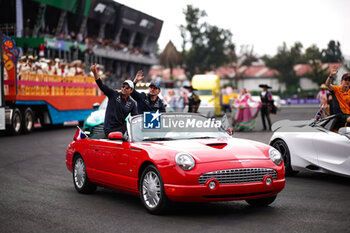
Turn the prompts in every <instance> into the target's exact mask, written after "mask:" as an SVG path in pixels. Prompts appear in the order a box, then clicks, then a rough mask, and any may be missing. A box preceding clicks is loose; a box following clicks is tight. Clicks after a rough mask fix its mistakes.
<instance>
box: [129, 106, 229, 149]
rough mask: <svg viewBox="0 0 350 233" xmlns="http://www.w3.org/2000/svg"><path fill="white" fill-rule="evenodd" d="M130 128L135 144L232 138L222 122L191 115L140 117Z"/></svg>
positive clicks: (131, 121) (133, 121) (134, 118)
mask: <svg viewBox="0 0 350 233" xmlns="http://www.w3.org/2000/svg"><path fill="white" fill-rule="evenodd" d="M153 118H155V119H153ZM128 127H129V130H130V134H131V135H130V136H131V140H132V141H134V142H140V141H166V140H182V139H202V138H203V139H207V138H228V137H230V135H229V134H228V133H227V132H226V130H225V129H224V128H223V127H222V123H221V121H220V120H216V119H214V118H206V117H204V116H202V115H199V114H191V113H163V114H161V115H160V116H159V117H157V115H155V114H153V115H152V114H150V116H148V115H147V114H144V115H138V116H134V117H132V118H131V119H130V120H129V122H128Z"/></svg>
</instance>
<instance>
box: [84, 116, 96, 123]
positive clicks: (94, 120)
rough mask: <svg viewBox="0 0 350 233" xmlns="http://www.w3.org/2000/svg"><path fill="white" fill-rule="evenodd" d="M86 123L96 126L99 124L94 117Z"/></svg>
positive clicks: (89, 118)
mask: <svg viewBox="0 0 350 233" xmlns="http://www.w3.org/2000/svg"><path fill="white" fill-rule="evenodd" d="M86 122H87V123H88V124H96V123H97V121H96V119H95V117H92V116H90V117H88V118H87V119H86Z"/></svg>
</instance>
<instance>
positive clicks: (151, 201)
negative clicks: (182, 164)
mask: <svg viewBox="0 0 350 233" xmlns="http://www.w3.org/2000/svg"><path fill="white" fill-rule="evenodd" d="M160 194H161V188H160V180H159V177H158V175H157V174H156V173H155V172H153V171H149V172H147V174H146V175H145V177H144V178H143V182H142V196H143V199H144V201H145V203H146V205H147V206H148V207H150V208H154V207H156V206H157V205H158V204H159V201H160Z"/></svg>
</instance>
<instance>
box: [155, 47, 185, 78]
mask: <svg viewBox="0 0 350 233" xmlns="http://www.w3.org/2000/svg"><path fill="white" fill-rule="evenodd" d="M159 62H160V64H161V65H163V66H164V67H169V68H170V79H173V77H174V76H173V68H174V67H176V66H178V65H181V64H182V56H181V54H180V53H179V52H178V51H177V49H176V47H175V46H174V44H173V43H172V42H171V41H169V42H168V44H167V45H166V46H165V48H164V50H163V52H162V53H161V54H160V55H159Z"/></svg>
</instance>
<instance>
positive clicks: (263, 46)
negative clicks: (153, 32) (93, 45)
mask: <svg viewBox="0 0 350 233" xmlns="http://www.w3.org/2000/svg"><path fill="white" fill-rule="evenodd" d="M116 2H119V3H121V4H124V5H127V6H129V7H131V8H134V9H136V10H139V11H142V12H144V13H146V14H149V15H151V16H153V17H156V18H158V19H160V20H163V28H162V31H161V34H160V37H159V39H158V44H159V48H160V50H163V49H164V47H165V45H166V44H167V43H168V42H169V40H171V41H172V42H173V43H174V44H175V46H176V47H177V49H178V50H181V43H182V38H181V35H180V30H179V28H178V27H179V25H181V24H185V19H184V14H183V9H185V7H186V5H188V4H191V5H193V6H194V7H197V8H199V9H201V10H205V11H206V13H207V15H208V16H207V17H205V18H204V19H203V20H204V21H206V22H208V23H209V24H211V25H216V26H218V27H220V28H223V29H229V30H230V31H231V32H232V34H233V42H234V43H235V44H236V46H237V47H240V46H241V45H251V46H254V52H255V53H256V54H257V55H259V56H260V55H264V54H268V55H275V54H276V52H277V48H278V47H279V46H281V45H282V44H283V42H286V43H287V46H288V47H290V46H292V45H293V44H294V43H295V42H296V41H299V42H301V43H302V44H303V45H304V49H305V48H307V47H309V46H311V45H312V44H316V45H317V46H318V47H319V48H320V49H324V48H326V47H327V44H328V42H329V41H330V40H335V41H339V42H340V44H341V49H342V52H343V54H344V55H346V56H347V57H350V1H348V0H293V1H287V0H216V1H213V0H187V1H185V0H170V1H167V0H116Z"/></svg>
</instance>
